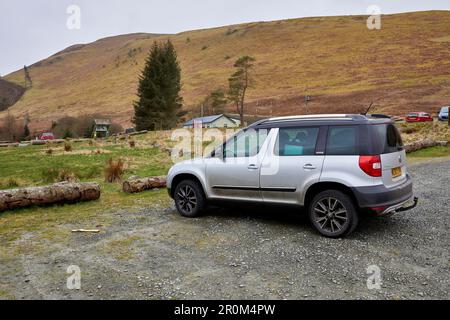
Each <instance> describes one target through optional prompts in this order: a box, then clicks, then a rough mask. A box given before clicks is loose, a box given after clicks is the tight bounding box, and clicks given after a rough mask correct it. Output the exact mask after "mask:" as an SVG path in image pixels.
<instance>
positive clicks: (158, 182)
mask: <svg viewBox="0 0 450 320" xmlns="http://www.w3.org/2000/svg"><path fill="white" fill-rule="evenodd" d="M166 183H167V181H166V177H149V178H139V177H131V178H129V179H127V180H125V181H124V182H123V185H122V190H123V192H125V193H137V192H142V191H144V190H151V189H159V188H165V187H166V185H167V184H166Z"/></svg>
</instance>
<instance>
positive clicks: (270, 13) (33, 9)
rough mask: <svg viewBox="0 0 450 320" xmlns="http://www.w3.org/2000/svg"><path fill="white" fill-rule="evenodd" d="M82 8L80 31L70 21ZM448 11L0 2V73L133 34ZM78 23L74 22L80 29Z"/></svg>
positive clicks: (442, 5) (280, 1) (362, 5)
mask: <svg viewBox="0 0 450 320" xmlns="http://www.w3.org/2000/svg"><path fill="white" fill-rule="evenodd" d="M71 5H76V6H78V7H79V8H80V21H81V24H80V29H77V28H75V29H72V30H71V29H69V28H68V27H67V21H68V19H69V18H70V17H72V18H75V17H76V12H74V11H71V13H70V14H68V13H67V10H68V8H69V7H70V6H71ZM370 5H378V6H379V7H380V8H381V12H382V13H398V12H409V11H421V10H434V9H439V10H450V1H449V0H395V1H392V0H369V1H366V0H313V1H311V0H308V1H301V0H159V1H156V0H31V1H30V0H9V1H8V0H0V44H1V45H0V46H1V47H0V75H6V74H8V73H10V72H12V71H14V70H17V69H19V68H21V67H23V65H30V64H32V63H34V62H37V61H38V60H40V59H43V58H46V57H48V56H50V55H52V54H54V53H56V52H57V51H60V50H62V49H64V48H66V47H68V46H70V45H73V44H76V43H88V42H92V41H95V40H97V39H99V38H103V37H106V36H111V35H118V34H124V33H132V32H149V33H177V32H181V31H187V30H192V29H201V28H209V27H217V26H223V25H229V24H236V23H242V22H253V21H270V20H279V19H286V18H299V17H311V16H330V15H353V14H366V13H367V8H368V7H369V6H370ZM76 21H77V20H74V19H70V21H69V22H71V24H70V25H71V26H72V28H73V27H76V26H77V24H76Z"/></svg>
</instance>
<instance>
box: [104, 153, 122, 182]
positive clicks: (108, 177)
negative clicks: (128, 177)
mask: <svg viewBox="0 0 450 320" xmlns="http://www.w3.org/2000/svg"><path fill="white" fill-rule="evenodd" d="M124 171H125V169H124V162H123V161H122V159H119V160H117V161H114V160H113V159H112V158H109V160H108V162H107V163H106V168H105V181H106V182H109V183H113V182H117V181H121V180H122V176H123V173H124Z"/></svg>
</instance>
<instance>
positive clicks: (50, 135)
mask: <svg viewBox="0 0 450 320" xmlns="http://www.w3.org/2000/svg"><path fill="white" fill-rule="evenodd" d="M38 140H55V136H54V135H53V133H52V132H43V133H41V134H40V135H39V137H38Z"/></svg>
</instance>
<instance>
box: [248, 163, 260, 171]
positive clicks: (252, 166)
mask: <svg viewBox="0 0 450 320" xmlns="http://www.w3.org/2000/svg"><path fill="white" fill-rule="evenodd" d="M248 169H249V170H257V169H258V166H257V165H256V164H251V165H249V166H248Z"/></svg>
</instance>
